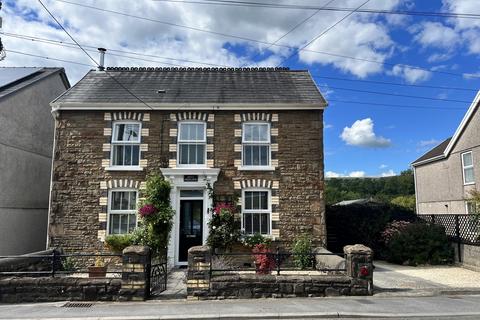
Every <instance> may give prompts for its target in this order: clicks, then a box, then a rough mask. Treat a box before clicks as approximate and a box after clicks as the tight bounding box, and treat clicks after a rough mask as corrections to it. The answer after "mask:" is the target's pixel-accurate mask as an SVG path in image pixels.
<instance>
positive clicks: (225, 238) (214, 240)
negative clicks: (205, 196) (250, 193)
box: [207, 202, 240, 249]
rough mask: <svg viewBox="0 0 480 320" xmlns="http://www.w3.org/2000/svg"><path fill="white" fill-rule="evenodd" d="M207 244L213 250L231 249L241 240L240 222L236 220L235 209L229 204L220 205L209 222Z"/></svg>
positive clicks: (216, 207) (214, 210)
mask: <svg viewBox="0 0 480 320" xmlns="http://www.w3.org/2000/svg"><path fill="white" fill-rule="evenodd" d="M208 227H209V229H210V230H209V234H208V238H207V244H208V245H209V246H210V247H212V248H214V249H215V248H222V249H227V248H230V247H231V246H232V245H233V244H234V243H235V242H238V240H239V238H240V222H239V221H237V220H236V219H235V207H234V206H233V205H231V204H228V203H223V202H221V203H218V204H217V205H216V206H215V208H214V209H213V214H212V218H211V219H210V221H209V222H208Z"/></svg>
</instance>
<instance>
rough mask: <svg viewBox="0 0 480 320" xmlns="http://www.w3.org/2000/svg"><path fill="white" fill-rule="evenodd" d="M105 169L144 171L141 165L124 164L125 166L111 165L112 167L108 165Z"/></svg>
mask: <svg viewBox="0 0 480 320" xmlns="http://www.w3.org/2000/svg"><path fill="white" fill-rule="evenodd" d="M105 170H106V171H143V168H142V167H139V166H124V167H121V166H117V167H115V166H111V167H106V168H105Z"/></svg>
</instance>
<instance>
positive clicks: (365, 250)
mask: <svg viewBox="0 0 480 320" xmlns="http://www.w3.org/2000/svg"><path fill="white" fill-rule="evenodd" d="M343 252H344V253H345V254H373V250H372V249H370V248H369V247H367V246H364V245H363V244H354V245H350V246H345V247H343Z"/></svg>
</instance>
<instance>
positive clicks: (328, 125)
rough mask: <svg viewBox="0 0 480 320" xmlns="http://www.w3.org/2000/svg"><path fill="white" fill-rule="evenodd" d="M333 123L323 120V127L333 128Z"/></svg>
mask: <svg viewBox="0 0 480 320" xmlns="http://www.w3.org/2000/svg"><path fill="white" fill-rule="evenodd" d="M332 128H333V124H330V123H326V122H325V121H324V122H323V129H332Z"/></svg>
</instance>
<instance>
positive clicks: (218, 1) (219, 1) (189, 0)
mask: <svg viewBox="0 0 480 320" xmlns="http://www.w3.org/2000/svg"><path fill="white" fill-rule="evenodd" d="M153 1H157V2H172V3H186V4H202V5H218V6H232V7H260V8H273V9H295V10H319V9H320V8H321V7H318V6H309V5H298V4H296V5H295V4H294V5H291V4H278V3H260V2H249V1H223V0H204V1H193V0H153ZM320 10H322V11H352V10H353V8H345V7H326V8H321V9H320ZM358 12H359V13H374V14H394V15H410V16H425V17H437V18H465V19H479V18H480V14H477V13H463V12H462V13H459V12H432V11H408V10H380V9H360V10H358Z"/></svg>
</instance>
